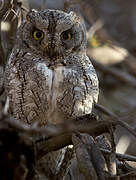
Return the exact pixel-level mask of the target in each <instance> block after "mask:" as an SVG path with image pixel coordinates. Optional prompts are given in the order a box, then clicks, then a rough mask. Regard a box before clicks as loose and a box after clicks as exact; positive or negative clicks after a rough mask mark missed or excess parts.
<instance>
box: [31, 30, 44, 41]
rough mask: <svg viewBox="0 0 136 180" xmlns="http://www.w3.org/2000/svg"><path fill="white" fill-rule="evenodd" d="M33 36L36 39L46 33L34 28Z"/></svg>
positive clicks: (41, 37)
mask: <svg viewBox="0 0 136 180" xmlns="http://www.w3.org/2000/svg"><path fill="white" fill-rule="evenodd" d="M33 37H34V39H36V40H40V39H43V37H44V33H43V32H42V31H40V30H34V32H33Z"/></svg>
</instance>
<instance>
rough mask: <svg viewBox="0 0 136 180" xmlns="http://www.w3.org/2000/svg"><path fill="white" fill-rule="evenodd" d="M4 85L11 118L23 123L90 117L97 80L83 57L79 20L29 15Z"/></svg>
mask: <svg viewBox="0 0 136 180" xmlns="http://www.w3.org/2000/svg"><path fill="white" fill-rule="evenodd" d="M37 31H38V32H39V34H36V37H35V32H37ZM40 33H41V34H40ZM41 35H42V36H41ZM40 36H41V37H42V38H41V37H40ZM37 37H38V38H37ZM39 37H40V38H39ZM5 84H6V93H7V96H8V98H9V107H10V109H9V112H10V114H12V115H13V116H14V117H15V118H16V119H17V120H20V121H22V122H25V123H27V124H32V123H33V122H35V121H39V123H40V125H46V124H47V123H48V122H50V123H60V122H64V121H66V120H67V119H70V118H73V117H78V116H81V115H85V114H88V113H91V112H92V106H93V103H94V102H97V99H98V91H99V90H98V79H97V76H96V72H95V70H94V68H93V66H92V64H91V62H90V60H89V58H88V57H87V56H86V31H85V27H84V24H83V22H82V21H81V20H80V18H79V17H78V16H76V14H74V13H73V12H70V13H69V14H67V13H65V12H62V11H58V10H44V11H39V12H38V11H36V10H32V11H31V12H29V13H28V15H27V20H26V21H25V22H23V23H22V25H21V27H20V28H19V30H18V32H17V40H16V43H15V46H14V48H13V51H12V53H11V55H10V57H9V61H8V64H7V67H6V73H5Z"/></svg>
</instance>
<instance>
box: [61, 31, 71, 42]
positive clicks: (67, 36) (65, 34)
mask: <svg viewBox="0 0 136 180" xmlns="http://www.w3.org/2000/svg"><path fill="white" fill-rule="evenodd" d="M61 39H63V40H68V41H69V40H71V39H72V34H71V33H69V32H63V33H62V34H61Z"/></svg>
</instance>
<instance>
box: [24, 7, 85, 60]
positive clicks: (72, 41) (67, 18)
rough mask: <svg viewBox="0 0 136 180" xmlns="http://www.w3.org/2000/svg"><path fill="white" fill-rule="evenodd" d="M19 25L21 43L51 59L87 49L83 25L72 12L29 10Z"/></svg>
mask: <svg viewBox="0 0 136 180" xmlns="http://www.w3.org/2000/svg"><path fill="white" fill-rule="evenodd" d="M21 28H22V30H21V31H22V32H21V39H23V43H24V45H25V46H26V47H27V48H30V49H32V50H33V51H35V52H38V53H41V54H42V55H44V56H46V57H49V58H51V59H52V58H64V57H65V56H68V55H69V54H71V53H79V52H83V51H85V50H86V31H85V26H84V24H83V22H82V20H81V19H80V18H79V17H78V16H77V15H76V14H75V13H73V12H70V13H65V12H63V11H59V10H44V11H36V10H31V11H30V12H29V13H28V14H27V20H26V22H25V23H24V25H23V27H21Z"/></svg>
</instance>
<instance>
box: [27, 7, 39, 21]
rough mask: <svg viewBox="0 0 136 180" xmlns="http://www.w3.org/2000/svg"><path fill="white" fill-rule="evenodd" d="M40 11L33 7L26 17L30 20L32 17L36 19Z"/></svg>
mask: <svg viewBox="0 0 136 180" xmlns="http://www.w3.org/2000/svg"><path fill="white" fill-rule="evenodd" d="M37 14H38V11H37V10H36V9H32V10H31V11H30V12H29V13H28V14H27V15H26V19H27V20H28V21H31V20H32V19H34V18H35V17H37Z"/></svg>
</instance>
